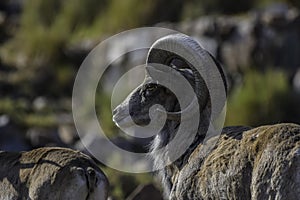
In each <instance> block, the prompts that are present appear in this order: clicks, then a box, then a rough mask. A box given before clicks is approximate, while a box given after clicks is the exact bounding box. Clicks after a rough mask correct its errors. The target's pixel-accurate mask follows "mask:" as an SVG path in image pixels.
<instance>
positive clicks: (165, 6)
mask: <svg viewBox="0 0 300 200" xmlns="http://www.w3.org/2000/svg"><path fill="white" fill-rule="evenodd" d="M271 2H274V1H272V0H262V1H258V0H253V1H252V0H227V1H226V0H225V1H224V0H203V1H199V0H186V1H183V0H163V1H162V0H144V1H141V0H110V1H108V0H64V1H61V0H26V1H24V3H25V4H24V8H23V12H22V14H21V18H20V25H19V28H18V29H17V30H16V31H15V32H14V35H12V37H11V39H10V40H8V41H6V42H5V43H3V44H1V47H0V57H1V62H2V63H3V64H5V65H7V66H8V68H9V69H8V73H7V74H4V73H1V74H0V81H1V83H0V84H2V82H4V83H5V84H8V85H9V90H10V92H7V93H6V94H4V95H2V96H1V97H0V115H1V114H5V115H8V116H9V117H10V119H11V120H12V121H14V122H15V123H16V124H17V125H19V126H20V127H22V128H23V129H24V130H26V129H28V128H30V127H45V128H49V127H56V126H58V121H57V120H58V119H57V116H56V115H57V114H58V113H64V112H65V113H71V95H72V87H73V81H74V77H75V75H76V72H77V69H78V67H79V66H78V64H74V61H73V60H72V59H73V57H74V55H73V57H72V56H70V54H72V53H74V52H72V53H70V51H71V50H72V47H73V46H77V45H80V44H81V43H83V42H85V41H87V40H88V41H92V44H96V43H97V41H100V40H102V39H103V38H105V37H108V36H110V35H112V34H115V33H118V32H120V31H122V30H126V29H130V28H137V27H141V26H148V25H149V26H152V25H154V24H156V23H158V22H162V21H171V22H179V21H181V20H186V19H195V18H196V17H200V16H202V15H206V14H210V15H211V14H213V15H218V14H237V13H238V14H241V13H242V14H243V13H246V12H247V11H248V10H250V9H253V8H262V7H264V6H265V5H268V4H269V3H271ZM277 2H287V3H288V4H289V5H294V6H297V7H298V8H300V1H299V0H278V1H277ZM75 57H76V54H75ZM40 96H43V97H46V98H47V99H48V100H49V101H50V103H48V104H47V105H46V106H45V107H43V108H42V109H36V108H34V105H33V101H34V100H35V99H36V98H37V97H40ZM66 99H67V100H66ZM299 100H300V99H299V97H298V95H297V94H296V93H295V92H293V90H292V88H291V86H290V84H289V79H288V76H287V74H286V73H285V72H283V71H276V70H272V69H269V70H267V71H265V72H259V71H255V70H252V69H250V70H249V71H246V72H245V73H244V78H243V82H242V84H241V85H237V86H236V87H235V88H233V89H232V91H231V93H230V95H229V98H228V107H227V108H228V109H227V118H226V125H249V126H257V125H262V124H268V123H278V122H286V121H290V122H298V121H299V117H300V116H299V113H300V108H299V106H298V102H299ZM110 103H111V102H110V97H109V96H108V95H107V94H105V93H104V92H101V91H100V92H98V93H97V96H96V110H97V113H98V117H99V118H101V120H100V121H101V123H102V124H101V125H102V127H103V129H104V131H105V133H107V134H108V136H109V137H113V136H115V135H116V133H117V128H116V126H115V125H114V124H113V122H112V120H111V117H112V113H111V109H110V108H111V107H110ZM104 171H105V173H106V174H107V176H108V177H109V179H110V183H111V191H112V195H113V196H114V197H115V198H116V199H125V197H127V196H128V194H129V193H130V192H131V191H132V190H133V189H134V188H136V186H137V185H139V184H146V183H149V182H151V181H153V180H152V178H151V175H149V174H140V175H136V174H126V173H122V172H118V171H115V170H113V169H110V168H104Z"/></svg>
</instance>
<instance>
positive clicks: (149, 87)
mask: <svg viewBox="0 0 300 200" xmlns="http://www.w3.org/2000/svg"><path fill="white" fill-rule="evenodd" d="M156 89H157V85H156V84H149V85H146V86H145V88H144V90H143V95H144V96H149V95H151V94H152V93H153V92H154V91H155V90H156Z"/></svg>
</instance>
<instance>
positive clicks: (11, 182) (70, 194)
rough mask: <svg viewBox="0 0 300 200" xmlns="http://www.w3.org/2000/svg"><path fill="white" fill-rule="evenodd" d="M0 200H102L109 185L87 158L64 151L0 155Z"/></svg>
mask: <svg viewBox="0 0 300 200" xmlns="http://www.w3.org/2000/svg"><path fill="white" fill-rule="evenodd" d="M0 164H1V166H0V199H1V200H19V199H30V200H46V199H51V200H93V199H94V200H105V199H107V190H108V181H107V178H106V176H105V175H104V174H103V172H102V171H101V170H100V169H99V167H97V165H96V164H95V162H94V161H93V160H92V159H91V158H90V157H88V156H87V155H85V154H83V153H80V152H79V151H74V150H71V149H65V148H55V147H49V148H39V149H35V150H32V151H28V152H15V153H14V152H3V151H2V152H0Z"/></svg>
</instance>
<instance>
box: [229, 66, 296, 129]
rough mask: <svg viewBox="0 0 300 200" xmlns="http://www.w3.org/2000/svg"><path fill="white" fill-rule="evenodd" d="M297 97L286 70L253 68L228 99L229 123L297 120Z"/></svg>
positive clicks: (248, 123) (251, 124)
mask: <svg viewBox="0 0 300 200" xmlns="http://www.w3.org/2000/svg"><path fill="white" fill-rule="evenodd" d="M297 99H298V100H299V97H298V95H297V94H296V93H295V92H294V91H293V90H292V88H291V86H290V84H289V79H288V76H287V74H286V73H284V72H283V71H277V70H274V69H273V70H272V69H268V70H267V71H265V72H258V71H255V70H249V71H247V72H246V73H245V77H244V80H243V83H242V84H241V85H237V86H236V87H235V88H234V89H233V91H232V92H231V94H230V96H229V98H228V104H227V116H226V125H249V126H259V125H263V124H271V123H280V122H297V121H299V120H298V117H299V113H300V109H299V106H297V104H298V102H297Z"/></svg>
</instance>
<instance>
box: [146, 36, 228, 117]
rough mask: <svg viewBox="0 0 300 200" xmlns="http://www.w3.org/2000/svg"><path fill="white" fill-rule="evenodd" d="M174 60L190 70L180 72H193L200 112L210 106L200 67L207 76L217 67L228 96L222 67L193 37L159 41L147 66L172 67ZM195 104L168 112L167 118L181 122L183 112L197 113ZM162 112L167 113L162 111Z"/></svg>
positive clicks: (150, 51)
mask: <svg viewBox="0 0 300 200" xmlns="http://www.w3.org/2000/svg"><path fill="white" fill-rule="evenodd" d="M174 59H179V60H182V61H183V63H186V65H187V66H186V69H189V70H181V69H179V72H192V76H193V79H194V83H193V81H191V80H189V82H190V84H192V87H193V88H194V91H195V93H196V96H197V98H198V103H199V109H200V110H203V109H204V108H205V107H206V106H207V105H208V102H209V91H208V88H207V85H206V82H205V81H204V79H203V77H202V76H201V75H200V73H199V71H198V69H199V66H204V67H203V68H204V71H205V72H207V73H206V74H205V75H206V76H209V74H210V73H209V69H210V68H212V67H211V65H215V66H217V68H218V70H219V73H220V74H221V77H222V80H223V83H224V87H225V90H226V94H227V83H226V78H225V75H224V72H223V69H222V67H221V65H220V64H219V63H218V62H217V61H216V60H215V59H214V57H213V56H212V55H211V54H209V53H208V52H207V51H206V50H205V49H203V48H202V47H201V46H200V44H199V43H197V42H196V41H195V40H194V39H192V38H191V37H189V36H187V35H184V34H174V35H168V36H166V37H163V38H161V39H159V40H157V41H156V42H155V43H154V44H153V45H152V47H151V48H150V50H149V53H148V57H147V65H148V64H150V63H159V64H163V65H167V66H170V67H172V66H171V64H172V60H174ZM146 72H147V67H146ZM190 75H191V74H190ZM212 84H213V83H212ZM195 103H196V101H195V100H192V102H191V103H190V104H189V105H188V106H187V107H186V108H185V109H184V110H182V111H180V112H167V118H168V119H171V120H178V121H179V120H180V116H181V114H182V113H183V112H196V111H195V110H193V106H194V105H195ZM223 106H224V105H221V106H220V108H219V109H218V110H219V111H221V110H222V108H223ZM160 111H161V112H165V111H162V110H160ZM190 116H192V115H190Z"/></svg>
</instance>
